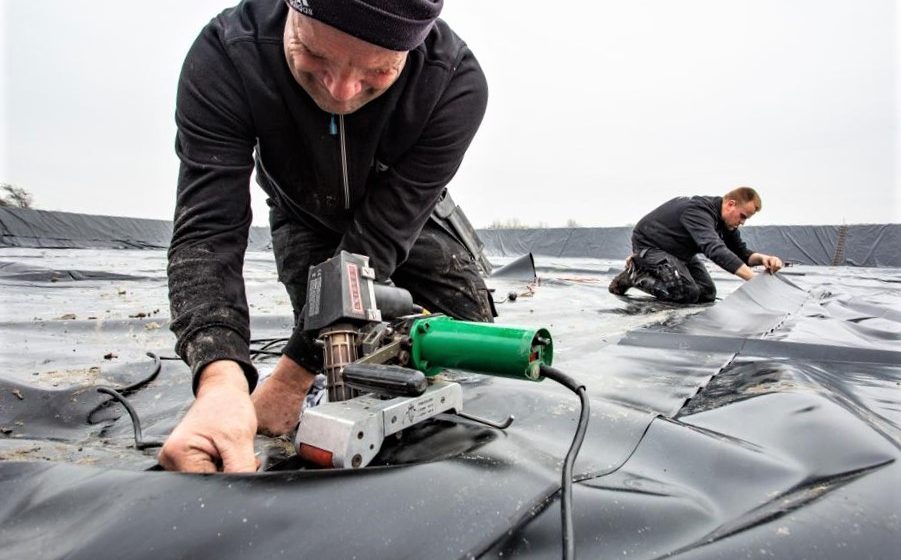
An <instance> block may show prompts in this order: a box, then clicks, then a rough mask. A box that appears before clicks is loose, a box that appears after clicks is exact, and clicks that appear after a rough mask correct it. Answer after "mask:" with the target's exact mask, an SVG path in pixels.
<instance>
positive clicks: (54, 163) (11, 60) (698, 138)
mask: <svg viewBox="0 0 901 560" xmlns="http://www.w3.org/2000/svg"><path fill="white" fill-rule="evenodd" d="M233 3H234V2H229V1H228V0H156V1H151V2H122V1H121V0H92V1H87V0H77V1H71V0H70V1H62V0H44V1H41V2H36V1H34V0H0V30H2V37H0V39H2V48H3V56H2V57H0V77H2V85H0V124H2V127H0V128H2V131H0V132H2V135H0V182H9V183H13V184H16V185H18V186H21V187H24V188H26V189H27V190H29V191H30V192H31V193H32V194H33V195H34V199H35V205H36V207H38V208H42V209H48V210H67V211H72V212H83V213H91V214H108V215H123V216H136V217H145V218H162V219H171V217H172V213H173V208H174V198H175V181H176V175H177V169H178V161H177V159H176V157H175V155H174V151H173V142H174V136H175V126H174V123H173V112H174V103H175V100H174V98H175V86H176V80H177V78H178V72H179V69H180V66H181V62H182V60H183V59H184V55H185V53H186V52H187V49H188V47H189V45H190V44H191V42H192V41H193V40H194V38H195V37H196V35H197V33H198V32H199V31H200V29H201V27H202V26H203V25H204V24H205V23H206V22H207V21H208V20H209V19H210V18H211V17H212V16H213V15H215V14H216V13H218V12H219V11H220V10H221V9H223V8H225V7H227V6H229V5H231V4H233ZM443 17H444V19H445V20H447V21H448V22H449V23H450V24H451V26H452V27H453V28H454V29H455V30H456V31H457V33H458V34H459V35H461V36H462V37H463V38H464V39H465V40H466V41H467V42H468V43H469V45H470V47H472V49H473V51H474V52H475V53H476V56H477V57H478V58H479V60H480V62H481V64H482V67H483V68H484V70H485V73H486V75H487V77H488V83H489V87H490V100H489V105H488V112H487V114H486V116H485V120H484V123H483V125H482V128H481V130H480V131H479V134H478V135H477V136H476V140H475V141H474V142H473V144H472V147H471V148H470V150H469V153H468V154H467V157H466V160H465V161H464V163H463V166H462V167H461V169H460V171H459V173H458V174H457V177H456V178H455V179H454V181H453V182H452V183H451V192H452V194H453V195H454V198H455V199H456V201H457V203H458V204H460V205H461V206H462V207H463V208H464V210H465V211H466V213H467V214H468V215H469V217H470V220H471V221H472V222H473V224H475V225H476V226H477V227H484V226H488V225H489V224H491V223H492V222H495V221H502V222H508V221H510V220H514V219H515V220H518V221H519V222H520V223H523V224H539V223H541V224H545V225H549V226H563V225H565V224H566V223H567V222H568V221H569V220H573V221H575V222H577V223H578V224H580V225H583V226H617V225H625V224H629V223H634V222H636V221H637V220H638V219H639V218H640V217H641V216H642V215H643V214H644V213H646V212H647V211H649V210H650V209H652V208H653V207H654V206H656V205H657V204H659V203H660V202H663V201H664V200H666V199H668V198H670V197H673V196H676V195H680V194H722V193H723V192H725V191H726V190H728V189H729V188H731V187H733V186H736V185H742V184H747V185H751V186H754V187H755V188H757V189H758V190H759V191H760V193H761V195H762V196H763V200H764V209H763V211H762V212H761V213H760V214H759V215H758V216H756V217H755V218H754V219H753V220H752V221H751V222H750V223H751V224H823V223H833V224H834V223H842V222H845V223H874V222H875V223H881V222H901V99H899V98H901V87H899V76H901V37H899V31H901V8H899V6H898V2H896V1H893V0H790V1H789V0H741V1H737V0H680V1H678V2H674V1H672V0H629V1H618V2H612V1H608V0H600V1H597V0H595V1H591V0H584V1H566V0H562V1H560V2H547V1H542V2H538V1H532V0H515V1H514V0H445V9H444V14H443ZM253 194H254V204H255V212H254V223H255V224H257V225H265V224H266V214H265V210H264V208H265V206H264V204H263V203H262V202H263V197H262V193H261V191H259V188H258V187H256V186H254V187H253Z"/></svg>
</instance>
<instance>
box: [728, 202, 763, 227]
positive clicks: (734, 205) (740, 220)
mask: <svg viewBox="0 0 901 560" xmlns="http://www.w3.org/2000/svg"><path fill="white" fill-rule="evenodd" d="M756 213H757V207H756V206H755V205H754V201H753V200H752V201H750V202H746V203H744V204H741V203H739V202H736V201H734V200H724V201H723V213H722V215H723V222H725V223H726V228H728V229H730V230H735V229H738V227H739V226H742V225H744V223H745V221H746V220H747V219H748V218H750V217H751V216H753V215H754V214H756Z"/></svg>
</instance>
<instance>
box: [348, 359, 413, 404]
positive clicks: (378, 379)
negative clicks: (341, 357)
mask: <svg viewBox="0 0 901 560" xmlns="http://www.w3.org/2000/svg"><path fill="white" fill-rule="evenodd" d="M344 382H345V383H346V384H348V385H350V386H351V387H353V388H354V389H359V390H360V391H363V392H366V393H377V394H379V395H386V396H391V397H418V396H419V395H421V394H423V393H424V392H425V390H426V388H427V387H428V381H427V380H426V377H425V375H424V374H423V373H422V372H421V371H417V370H415V369H408V368H405V367H401V366H389V365H384V364H357V363H352V364H348V365H347V367H345V368H344Z"/></svg>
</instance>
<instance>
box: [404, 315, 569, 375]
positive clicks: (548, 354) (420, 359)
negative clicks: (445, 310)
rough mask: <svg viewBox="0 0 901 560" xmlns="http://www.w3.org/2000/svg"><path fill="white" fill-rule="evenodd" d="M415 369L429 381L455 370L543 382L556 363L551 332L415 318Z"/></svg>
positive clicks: (412, 334)
mask: <svg viewBox="0 0 901 560" xmlns="http://www.w3.org/2000/svg"><path fill="white" fill-rule="evenodd" d="M410 338H411V342H412V344H411V346H412V347H411V350H410V362H411V365H412V366H413V367H414V368H416V369H418V370H419V371H421V372H423V373H424V374H426V375H427V376H430V377H431V376H434V375H437V374H438V373H439V372H441V371H442V370H444V369H447V368H456V369H464V370H468V371H475V372H478V373H486V374H489V375H500V376H504V377H514V378H517V379H528V380H531V381H541V379H542V377H541V375H540V373H539V367H540V366H541V364H545V365H548V366H550V365H551V362H552V360H553V358H554V343H553V340H552V339H551V333H550V332H549V331H548V330H547V329H544V328H537V329H533V328H521V327H510V326H503V325H495V324H492V323H473V322H469V321H457V320H454V319H452V318H450V317H446V316H439V317H426V318H423V319H417V320H416V321H414V322H413V324H412V326H411V328H410Z"/></svg>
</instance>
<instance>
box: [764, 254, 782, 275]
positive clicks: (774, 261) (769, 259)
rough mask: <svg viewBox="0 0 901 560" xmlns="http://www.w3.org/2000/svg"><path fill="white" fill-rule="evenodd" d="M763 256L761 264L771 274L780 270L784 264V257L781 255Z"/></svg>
mask: <svg viewBox="0 0 901 560" xmlns="http://www.w3.org/2000/svg"><path fill="white" fill-rule="evenodd" d="M761 257H763V258H762V259H761V261H762V262H761V263H760V264H762V265H763V266H764V267H765V268H766V270H767V272H769V273H770V274H773V273H774V272H778V271H779V270H780V269H781V268H782V266H783V264H782V259H780V258H779V257H774V256H772V255H761Z"/></svg>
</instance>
